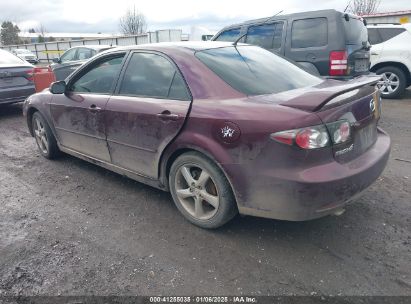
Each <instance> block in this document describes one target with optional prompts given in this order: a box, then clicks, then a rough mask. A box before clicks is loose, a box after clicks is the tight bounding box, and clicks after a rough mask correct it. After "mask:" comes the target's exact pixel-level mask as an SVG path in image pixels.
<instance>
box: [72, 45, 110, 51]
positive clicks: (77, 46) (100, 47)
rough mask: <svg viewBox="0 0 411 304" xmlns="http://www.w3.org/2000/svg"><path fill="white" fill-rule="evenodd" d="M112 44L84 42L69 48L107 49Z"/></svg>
mask: <svg viewBox="0 0 411 304" xmlns="http://www.w3.org/2000/svg"><path fill="white" fill-rule="evenodd" d="M112 47H113V46H111V45H108V44H107V45H104V44H95V45H94V44H85V45H76V46H73V47H72V48H70V50H71V49H77V48H88V49H93V50H101V49H108V48H112Z"/></svg>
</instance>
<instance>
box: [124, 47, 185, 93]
mask: <svg viewBox="0 0 411 304" xmlns="http://www.w3.org/2000/svg"><path fill="white" fill-rule="evenodd" d="M119 94H120V95H128V96H143V97H151V98H167V99H177V100H189V99H190V98H189V94H188V92H187V88H186V85H185V82H184V80H183V78H182V77H181V75H180V73H179V72H178V71H177V70H176V68H175V67H174V66H173V65H172V63H171V62H170V61H168V60H167V59H166V58H164V57H163V56H160V55H157V54H150V53H134V54H133V55H132V57H131V59H130V61H129V63H128V66H127V69H126V72H125V74H124V77H123V81H122V83H121V86H120V91H119Z"/></svg>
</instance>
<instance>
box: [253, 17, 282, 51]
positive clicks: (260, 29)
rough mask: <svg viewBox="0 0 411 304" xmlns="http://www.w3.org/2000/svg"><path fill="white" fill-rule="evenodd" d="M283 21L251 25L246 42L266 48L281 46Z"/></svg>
mask: <svg viewBox="0 0 411 304" xmlns="http://www.w3.org/2000/svg"><path fill="white" fill-rule="evenodd" d="M282 29H283V22H278V23H273V24H263V25H254V26H250V27H249V28H248V31H247V39H246V43H249V44H254V45H258V46H261V47H263V48H265V49H279V48H281V38H282Z"/></svg>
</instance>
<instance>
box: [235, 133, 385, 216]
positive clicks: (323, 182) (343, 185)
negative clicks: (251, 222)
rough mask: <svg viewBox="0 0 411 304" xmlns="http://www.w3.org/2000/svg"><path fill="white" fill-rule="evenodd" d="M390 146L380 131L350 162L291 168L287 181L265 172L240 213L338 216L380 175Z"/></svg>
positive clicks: (273, 172) (276, 172) (254, 182)
mask: <svg viewBox="0 0 411 304" xmlns="http://www.w3.org/2000/svg"><path fill="white" fill-rule="evenodd" d="M390 147H391V141H390V138H389V136H388V135H387V134H386V133H385V132H384V131H382V130H380V129H379V130H378V139H377V141H376V143H375V144H374V145H373V146H372V147H371V148H370V149H369V150H367V151H366V152H365V153H364V154H362V155H361V156H359V157H358V158H356V159H354V160H352V161H350V162H348V163H344V164H340V163H338V162H336V161H332V162H330V163H326V164H321V165H319V166H315V167H310V168H303V169H302V170H301V168H298V169H297V170H295V171H293V170H292V169H290V170H289V172H290V174H287V175H286V177H285V178H283V177H282V176H281V173H279V172H278V171H277V170H275V169H266V170H265V171H264V172H263V173H262V175H260V176H258V178H254V179H253V180H252V181H250V182H249V185H250V189H251V190H250V191H249V193H248V194H247V199H246V201H245V202H243V203H241V202H239V204H238V205H239V212H240V213H241V214H245V215H253V216H260V217H267V218H274V219H281V220H290V221H303V220H310V219H315V218H319V217H323V216H325V215H328V214H333V213H336V212H338V211H339V210H341V209H342V207H343V206H344V205H345V204H347V203H349V202H350V201H352V200H353V199H355V198H356V197H358V195H359V194H361V192H362V191H364V190H365V189H367V188H368V187H369V186H370V185H371V184H372V183H373V182H374V181H375V180H376V179H377V178H378V177H379V176H380V174H381V173H382V171H383V170H384V168H385V166H386V164H387V161H388V158H389V154H390ZM237 200H238V198H237Z"/></svg>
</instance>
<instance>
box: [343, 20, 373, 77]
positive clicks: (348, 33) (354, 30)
mask: <svg viewBox="0 0 411 304" xmlns="http://www.w3.org/2000/svg"><path fill="white" fill-rule="evenodd" d="M346 16H347V17H342V18H341V22H342V23H343V26H344V32H345V41H346V42H345V43H346V49H347V54H348V58H347V61H348V66H349V67H350V75H351V76H358V75H362V74H367V73H368V71H369V69H370V43H369V42H368V31H367V27H366V26H365V25H364V22H363V21H362V19H360V18H359V17H352V16H348V15H346ZM347 19H348V20H347Z"/></svg>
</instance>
